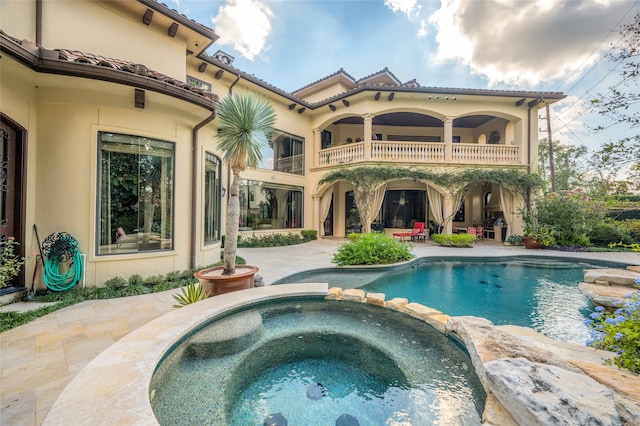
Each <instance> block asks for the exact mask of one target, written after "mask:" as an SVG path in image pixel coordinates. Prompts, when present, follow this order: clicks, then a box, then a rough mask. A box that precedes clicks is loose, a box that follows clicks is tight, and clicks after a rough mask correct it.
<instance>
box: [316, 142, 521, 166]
mask: <svg viewBox="0 0 640 426" xmlns="http://www.w3.org/2000/svg"><path fill="white" fill-rule="evenodd" d="M450 147H451V152H450V155H448V154H449V153H447V145H446V144H444V143H440V142H438V143H430V142H394V141H372V142H371V153H370V155H367V152H366V151H367V147H366V146H365V143H364V142H356V143H350V144H348V145H341V146H337V147H335V148H327V149H322V150H320V153H319V157H318V166H320V167H324V166H333V165H338V164H347V163H358V162H363V161H382V162H389V163H418V164H430V163H435V164H438V163H440V164H450V163H456V164H474V165H519V164H522V162H521V160H520V147H519V146H514V145H479V144H474V143H454V144H451V145H450ZM448 157H450V158H448Z"/></svg>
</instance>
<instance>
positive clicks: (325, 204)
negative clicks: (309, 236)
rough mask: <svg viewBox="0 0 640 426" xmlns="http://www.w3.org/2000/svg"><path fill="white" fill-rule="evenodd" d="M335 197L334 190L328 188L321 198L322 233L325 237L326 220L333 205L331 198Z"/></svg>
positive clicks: (321, 235)
mask: <svg viewBox="0 0 640 426" xmlns="http://www.w3.org/2000/svg"><path fill="white" fill-rule="evenodd" d="M332 199H333V190H331V189H328V190H327V191H325V193H324V194H323V195H322V198H320V235H319V237H320V238H322V237H324V221H325V220H327V215H328V214H329V207H331V200H332Z"/></svg>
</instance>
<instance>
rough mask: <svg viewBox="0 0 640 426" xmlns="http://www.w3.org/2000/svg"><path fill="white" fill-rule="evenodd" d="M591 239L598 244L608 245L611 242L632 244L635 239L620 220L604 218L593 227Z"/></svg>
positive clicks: (590, 234)
mask: <svg viewBox="0 0 640 426" xmlns="http://www.w3.org/2000/svg"><path fill="white" fill-rule="evenodd" d="M589 240H590V241H591V243H592V244H594V245H596V246H601V247H602V246H608V245H609V244H611V243H623V244H631V243H632V242H633V239H632V238H631V235H629V231H628V230H627V229H625V228H624V227H623V226H621V223H620V222H614V221H612V220H606V219H605V220H602V221H600V222H598V223H596V224H595V225H594V226H592V227H591V231H590V232H589Z"/></svg>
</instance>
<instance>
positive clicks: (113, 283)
mask: <svg viewBox="0 0 640 426" xmlns="http://www.w3.org/2000/svg"><path fill="white" fill-rule="evenodd" d="M104 285H105V286H106V287H107V288H110V289H111V290H120V289H122V288H125V287H126V286H128V285H129V283H128V282H127V280H125V279H124V278H122V277H113V278H111V279H108V280H107V281H105V282H104Z"/></svg>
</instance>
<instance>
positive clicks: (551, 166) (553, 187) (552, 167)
mask: <svg viewBox="0 0 640 426" xmlns="http://www.w3.org/2000/svg"><path fill="white" fill-rule="evenodd" d="M545 110H546V112H547V142H548V143H549V174H550V175H551V192H556V171H555V165H554V162H553V142H552V139H551V114H550V113H549V104H547V105H545Z"/></svg>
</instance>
